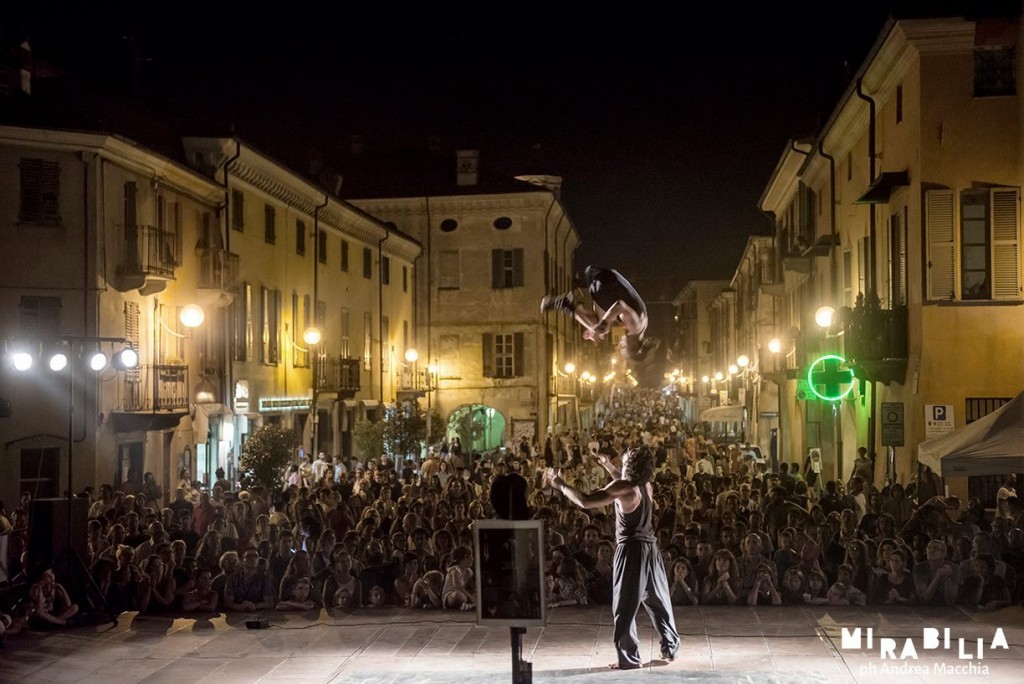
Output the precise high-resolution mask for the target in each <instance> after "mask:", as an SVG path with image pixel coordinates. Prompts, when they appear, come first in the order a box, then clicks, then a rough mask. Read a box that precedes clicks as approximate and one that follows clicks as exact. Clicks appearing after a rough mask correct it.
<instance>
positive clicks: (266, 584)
mask: <svg viewBox="0 0 1024 684" xmlns="http://www.w3.org/2000/svg"><path fill="white" fill-rule="evenodd" d="M259 563H260V556H259V553H258V552H257V551H256V549H254V548H252V547H249V548H247V549H245V551H244V552H243V553H242V565H241V567H240V568H239V569H238V570H236V571H235V572H234V574H233V575H231V577H229V578H228V580H227V582H226V583H225V585H224V608H226V609H227V610H234V611H242V612H247V613H253V612H256V611H258V610H270V609H271V608H273V607H274V586H273V585H272V584H271V580H270V572H269V571H267V570H260V566H259Z"/></svg>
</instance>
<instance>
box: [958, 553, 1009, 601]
mask: <svg viewBox="0 0 1024 684" xmlns="http://www.w3.org/2000/svg"><path fill="white" fill-rule="evenodd" d="M971 562H972V563H973V564H974V574H973V575H972V576H970V577H967V578H966V579H965V580H964V583H963V587H962V588H961V590H960V595H961V599H962V602H963V603H964V605H969V606H977V608H978V610H998V609H1000V608H1006V607H1007V606H1009V605H1010V587H1009V586H1008V584H1007V582H1006V579H1005V578H1003V577H1000V576H999V575H997V574H996V572H995V568H996V560H995V558H994V557H993V556H992V554H990V553H982V554H979V555H977V556H975V557H974V558H973V559H972V561H971Z"/></svg>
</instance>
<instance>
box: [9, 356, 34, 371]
mask: <svg viewBox="0 0 1024 684" xmlns="http://www.w3.org/2000/svg"><path fill="white" fill-rule="evenodd" d="M11 361H12V362H13V363H14V370H17V371H22V372H24V371H27V370H28V369H30V368H31V367H32V355H31V354H29V353H28V352H15V353H14V354H13V355H12V357H11Z"/></svg>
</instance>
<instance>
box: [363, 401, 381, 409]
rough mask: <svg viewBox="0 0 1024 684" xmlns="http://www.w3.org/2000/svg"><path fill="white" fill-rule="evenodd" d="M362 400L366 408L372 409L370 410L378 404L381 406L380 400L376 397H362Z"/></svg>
mask: <svg viewBox="0 0 1024 684" xmlns="http://www.w3.org/2000/svg"><path fill="white" fill-rule="evenodd" d="M360 401H362V402H363V406H364V407H365V408H367V409H370V410H373V409H375V408H377V407H378V406H380V402H379V401H377V400H376V399H361V400H360Z"/></svg>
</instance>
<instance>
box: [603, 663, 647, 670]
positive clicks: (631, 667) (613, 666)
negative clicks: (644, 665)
mask: <svg viewBox="0 0 1024 684" xmlns="http://www.w3.org/2000/svg"><path fill="white" fill-rule="evenodd" d="M640 667H641V666H640V665H620V664H619V663H608V669H609V670H639V669H640Z"/></svg>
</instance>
